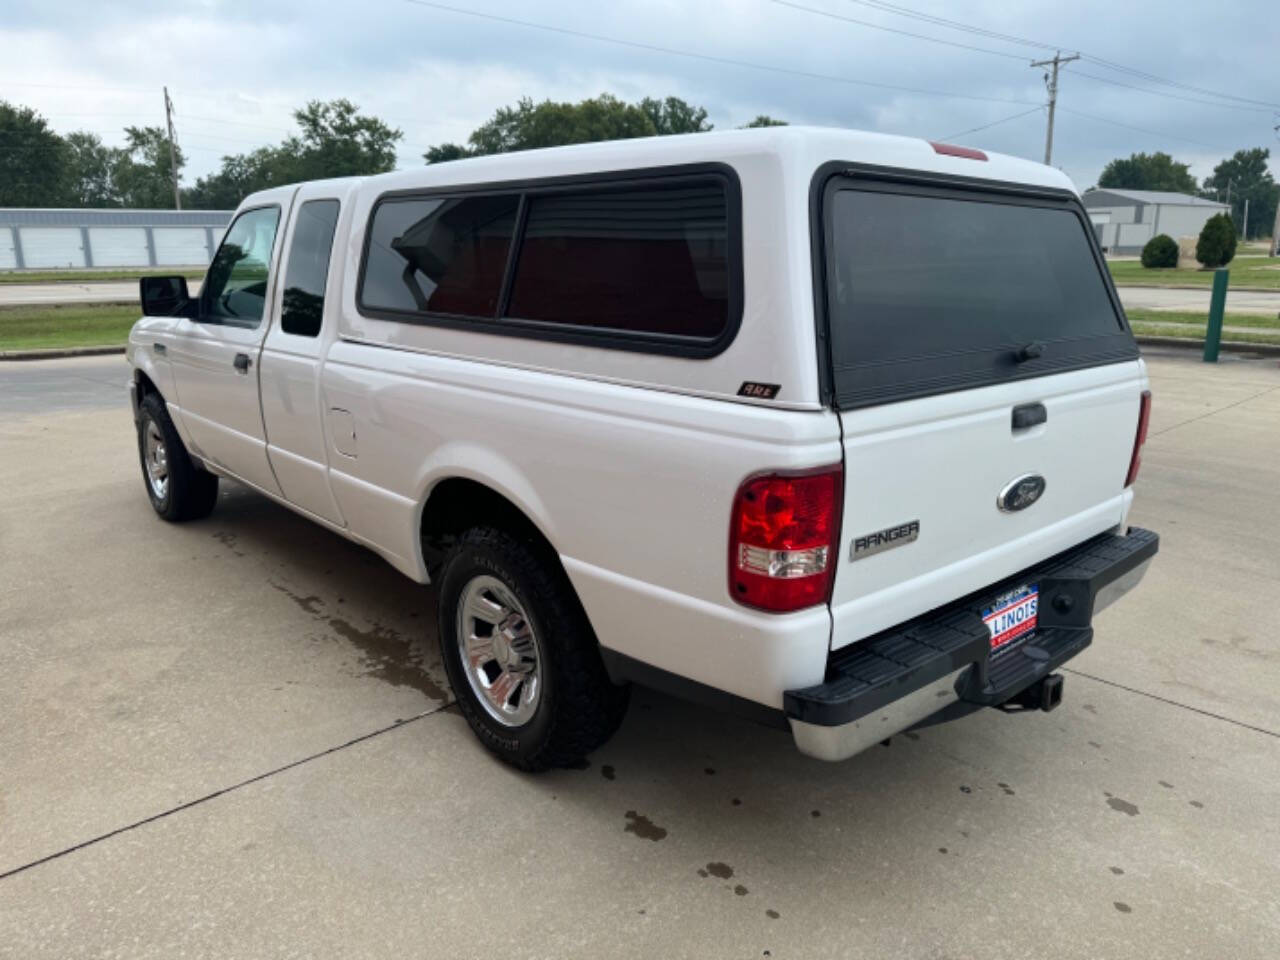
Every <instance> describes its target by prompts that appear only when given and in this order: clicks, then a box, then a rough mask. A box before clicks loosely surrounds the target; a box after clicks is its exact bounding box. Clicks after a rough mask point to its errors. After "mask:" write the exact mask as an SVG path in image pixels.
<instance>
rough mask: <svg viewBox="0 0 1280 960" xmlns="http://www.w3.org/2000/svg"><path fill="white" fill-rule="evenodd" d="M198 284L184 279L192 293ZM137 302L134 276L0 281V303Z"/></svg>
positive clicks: (35, 304)
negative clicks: (89, 280) (72, 280)
mask: <svg viewBox="0 0 1280 960" xmlns="http://www.w3.org/2000/svg"><path fill="white" fill-rule="evenodd" d="M200 284H201V281H199V280H188V281H187V285H188V287H189V289H190V290H191V292H192V293H197V292H198V291H199V290H200ZM137 302H138V281H137V280H103V281H94V282H92V283H0V307H24V306H41V305H45V304H47V305H54V304H65V303H137Z"/></svg>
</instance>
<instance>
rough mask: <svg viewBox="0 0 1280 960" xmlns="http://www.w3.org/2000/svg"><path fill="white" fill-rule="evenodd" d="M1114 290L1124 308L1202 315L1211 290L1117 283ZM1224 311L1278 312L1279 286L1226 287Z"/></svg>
mask: <svg viewBox="0 0 1280 960" xmlns="http://www.w3.org/2000/svg"><path fill="white" fill-rule="evenodd" d="M1116 290H1117V292H1118V293H1119V294H1120V302H1121V303H1123V304H1124V305H1125V309H1127V310H1181V311H1187V312H1190V313H1203V314H1205V315H1206V316H1207V315H1208V313H1209V297H1210V294H1211V292H1212V291H1210V290H1209V289H1208V288H1205V289H1203V290H1184V289H1181V288H1178V289H1172V288H1169V287H1117V288H1116ZM1227 313H1251V314H1257V315H1260V316H1268V317H1275V316H1277V315H1280V290H1275V291H1270V290H1268V291H1260V290H1232V289H1231V288H1230V287H1228V288H1227Z"/></svg>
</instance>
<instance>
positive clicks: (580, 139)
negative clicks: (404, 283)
mask: <svg viewBox="0 0 1280 960" xmlns="http://www.w3.org/2000/svg"><path fill="white" fill-rule="evenodd" d="M710 129H711V124H709V123H707V111H706V110H705V109H703V108H702V107H695V106H693V105H691V104H689V103H686V102H685V101H684V100H681V99H680V98H679V97H666V98H665V99H662V100H657V99H654V98H652V97H646V98H644V99H643V100H641V101H640V102H639V103H626V102H625V101H623V100H619V99H618V98H617V97H615V96H613V95H612V94H608V93H602V94H600V96H598V97H592V98H589V99H586V100H581V101H579V102H578V103H556V102H554V101H552V100H543V101H542V102H541V103H535V102H534V101H533V99H532V98H530V97H523V98H522V99H521V100H520V101H519V102H518V103H517V104H516V105H515V106H514V107H500V108H499V109H498V110H497V111H496V112H495V113H494V115H493V117H492V118H491V119H489V120H488V121H487V122H486V123H484V124H482V125H481V126H479V127H477V128H476V129H475V130H473V131H472V132H471V136H469V137H468V138H467V143H466V144H465V145H463V144H457V143H442V144H439V145H437V146H434V147H431V148H430V149H429V150H428V151H427V152H426V153H424V154H423V159H425V160H426V161H427V163H443V162H445V161H447V160H458V159H460V158H462V157H475V156H484V155H487V154H493V153H510V152H513V151H516V150H534V149H537V148H538V147H557V146H563V145H564V144H570V143H593V142H596V141H600V140H627V139H630V138H633V137H653V136H659V135H666V134H673V133H700V132H702V131H706V130H710Z"/></svg>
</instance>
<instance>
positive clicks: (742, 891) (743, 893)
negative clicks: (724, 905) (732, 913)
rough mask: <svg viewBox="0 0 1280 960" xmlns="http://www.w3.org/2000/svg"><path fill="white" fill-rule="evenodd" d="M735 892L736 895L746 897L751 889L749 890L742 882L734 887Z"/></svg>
mask: <svg viewBox="0 0 1280 960" xmlns="http://www.w3.org/2000/svg"><path fill="white" fill-rule="evenodd" d="M733 892H734V894H735V895H737V896H739V897H745V896H746V895H747V894H748V893H750V892H751V891H750V890H748V889H747V888H746V887H744V886H743V885H742V884H738V885H737V886H736V887H734V888H733Z"/></svg>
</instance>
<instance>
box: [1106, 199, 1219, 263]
mask: <svg viewBox="0 0 1280 960" xmlns="http://www.w3.org/2000/svg"><path fill="white" fill-rule="evenodd" d="M1081 199H1082V200H1083V201H1084V205H1085V209H1086V210H1088V211H1089V219H1090V220H1092V221H1093V229H1094V232H1095V233H1096V234H1097V235H1098V243H1099V244H1101V245H1102V249H1103V250H1106V251H1107V252H1108V253H1120V254H1138V253H1141V252H1142V248H1143V247H1144V246H1146V244H1147V241H1148V240H1150V239H1151V238H1152V237H1154V236H1157V235H1159V234H1161V233H1164V234H1168V235H1169V236H1171V237H1173V239H1174V240H1177V239H1178V238H1179V237H1195V236H1199V235H1200V230H1201V228H1203V227H1204V224H1205V221H1206V220H1208V219H1209V218H1210V217H1212V216H1213V215H1214V214H1215V213H1228V212H1230V208H1229V207H1228V206H1227V205H1226V204H1225V203H1216V202H1214V201H1213V200H1204V199H1202V198H1200V197H1193V196H1191V195H1190V194H1186V193H1170V192H1167V191H1164V190H1115V189H1111V188H1101V187H1095V188H1093V189H1092V190H1086V191H1085V192H1084V195H1083V196H1082V198H1081Z"/></svg>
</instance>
